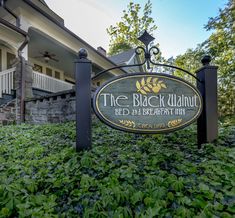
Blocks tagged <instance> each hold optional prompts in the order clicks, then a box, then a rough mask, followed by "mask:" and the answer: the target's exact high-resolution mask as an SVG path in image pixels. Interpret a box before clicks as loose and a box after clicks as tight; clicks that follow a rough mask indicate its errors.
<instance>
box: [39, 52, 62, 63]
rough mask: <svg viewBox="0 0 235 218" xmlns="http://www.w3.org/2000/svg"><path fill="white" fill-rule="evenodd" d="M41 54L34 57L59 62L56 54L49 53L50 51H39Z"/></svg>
mask: <svg viewBox="0 0 235 218" xmlns="http://www.w3.org/2000/svg"><path fill="white" fill-rule="evenodd" d="M39 53H40V54H41V55H40V56H36V57H34V58H43V59H44V61H45V62H46V63H47V62H48V61H50V60H52V61H56V62H58V61H59V60H58V59H56V58H55V56H56V55H55V54H52V53H49V52H48V51H44V52H39Z"/></svg>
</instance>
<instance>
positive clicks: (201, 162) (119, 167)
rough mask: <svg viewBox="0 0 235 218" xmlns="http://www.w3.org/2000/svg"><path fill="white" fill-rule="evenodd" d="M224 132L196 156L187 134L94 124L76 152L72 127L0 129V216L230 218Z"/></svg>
mask: <svg viewBox="0 0 235 218" xmlns="http://www.w3.org/2000/svg"><path fill="white" fill-rule="evenodd" d="M139 82H140V84H141V81H139ZM148 82H153V78H151V80H150V79H149V81H148ZM146 83H147V79H146V78H145V84H146ZM229 126H231V123H230V124H228V122H227V121H226V131H225V129H224V127H223V129H221V131H220V133H221V134H220V138H219V139H218V142H217V145H216V146H215V145H213V144H205V145H204V149H203V150H198V149H197V145H196V136H195V129H194V128H187V129H184V130H181V131H178V132H175V133H172V134H166V135H152V136H149V135H140V136H138V137H136V136H134V135H133V134H128V133H123V132H119V131H116V130H113V129H110V128H109V127H107V126H105V125H103V124H102V123H100V122H98V121H94V122H93V148H92V149H91V150H89V151H85V152H80V153H76V152H75V150H74V148H72V144H73V142H74V141H75V124H74V123H65V124H62V125H61V124H56V125H55V124H53V125H43V126H36V125H35V126H30V125H21V126H9V127H4V128H0V143H1V146H0V157H1V166H0V217H1V218H2V217H4V218H5V217H71V218H72V217H166V216H171V217H197V216H200V217H213V216H215V217H233V216H234V214H235V208H234V195H235V189H234V186H235V183H234V181H235V169H234V164H235V159H234V158H233V156H234V155H233V154H234V152H235V150H234V149H235V147H234V143H232V141H229V143H228V141H227V140H228V136H230V135H232V136H233V135H234V128H232V127H229ZM222 130H223V131H222ZM3 136H4V137H3ZM231 140H232V139H231ZM221 145H223V146H221ZM22 154H23V155H22ZM32 157H33V158H32Z"/></svg>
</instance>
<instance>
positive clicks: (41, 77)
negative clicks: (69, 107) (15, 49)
mask: <svg viewBox="0 0 235 218" xmlns="http://www.w3.org/2000/svg"><path fill="white" fill-rule="evenodd" d="M15 72H16V68H15V67H13V68H10V69H8V70H4V71H1V72H0V98H2V97H3V94H9V95H11V94H12V90H15V88H16V87H15V84H14V78H15ZM73 86H74V84H72V83H69V82H66V81H63V80H59V79H56V78H54V77H51V76H48V75H45V74H42V73H40V72H37V71H34V70H33V71H32V88H34V89H37V90H41V91H45V92H48V93H56V92H60V91H65V90H70V89H72V88H73Z"/></svg>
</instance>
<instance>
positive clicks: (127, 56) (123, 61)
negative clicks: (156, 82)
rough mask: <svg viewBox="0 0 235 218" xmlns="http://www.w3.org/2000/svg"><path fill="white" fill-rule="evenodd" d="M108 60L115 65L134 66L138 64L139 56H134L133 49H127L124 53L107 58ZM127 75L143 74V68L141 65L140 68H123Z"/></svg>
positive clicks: (139, 61)
mask: <svg viewBox="0 0 235 218" xmlns="http://www.w3.org/2000/svg"><path fill="white" fill-rule="evenodd" d="M109 60H111V61H112V62H114V63H116V64H117V65H122V66H125V65H135V64H140V63H141V60H140V56H139V55H137V54H136V52H135V49H129V50H127V51H124V52H122V53H120V54H117V55H113V56H110V57H109ZM124 69H125V70H126V71H127V72H128V73H136V72H143V71H144V68H143V65H141V66H132V67H127V68H124Z"/></svg>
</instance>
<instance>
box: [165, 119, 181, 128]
mask: <svg viewBox="0 0 235 218" xmlns="http://www.w3.org/2000/svg"><path fill="white" fill-rule="evenodd" d="M181 122H182V119H176V120H170V121H169V122H168V124H167V125H168V127H175V126H178V125H179V124H180V123H181Z"/></svg>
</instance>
